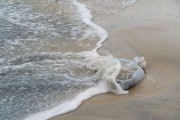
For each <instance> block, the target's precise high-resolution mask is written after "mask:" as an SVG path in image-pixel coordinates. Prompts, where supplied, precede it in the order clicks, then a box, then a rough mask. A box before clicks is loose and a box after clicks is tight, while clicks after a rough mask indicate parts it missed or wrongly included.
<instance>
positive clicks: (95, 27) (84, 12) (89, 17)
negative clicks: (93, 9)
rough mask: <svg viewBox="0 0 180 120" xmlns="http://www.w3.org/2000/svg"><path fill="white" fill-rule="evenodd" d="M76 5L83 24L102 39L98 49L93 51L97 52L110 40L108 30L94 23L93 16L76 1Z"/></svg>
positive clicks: (97, 45) (97, 46)
mask: <svg viewBox="0 0 180 120" xmlns="http://www.w3.org/2000/svg"><path fill="white" fill-rule="evenodd" d="M74 4H75V5H76V6H77V9H78V12H79V13H80V15H81V18H82V22H84V23H85V24H87V25H88V26H89V27H91V29H92V30H93V31H94V33H96V34H97V36H98V37H99V39H100V40H99V42H98V43H97V44H96V47H95V48H94V49H93V51H97V50H98V49H99V48H101V47H102V43H103V42H104V41H106V40H107V39H108V34H107V32H106V30H104V29H103V28H101V27H100V26H98V25H96V24H95V23H93V22H92V18H93V16H92V15H91V13H90V11H89V10H88V9H87V8H86V6H85V5H83V4H81V3H78V2H77V1H76V0H75V1H74Z"/></svg>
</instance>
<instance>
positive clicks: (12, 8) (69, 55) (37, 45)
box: [0, 0, 136, 120]
mask: <svg viewBox="0 0 180 120" xmlns="http://www.w3.org/2000/svg"><path fill="white" fill-rule="evenodd" d="M135 2H136V0H96V1H95V0H78V1H75V0H40V1H36V0H31V1H30V0H0V120H23V119H26V120H46V119H49V118H51V117H53V116H55V115H61V114H64V113H66V112H69V111H72V110H75V109H76V108H77V107H78V106H79V105H80V104H81V103H82V102H83V101H84V100H86V99H88V98H90V97H92V96H94V95H98V94H102V93H107V92H110V91H112V92H115V93H117V94H126V93H127V91H124V90H122V89H121V87H120V86H117V83H115V82H114V81H115V80H116V77H117V76H118V74H119V71H120V70H121V67H122V66H121V63H120V62H119V60H118V59H116V58H114V57H113V56H111V55H110V53H108V54H105V55H103V56H102V55H100V54H99V53H98V49H99V48H101V47H103V42H105V41H106V40H107V39H108V33H107V32H106V30H104V29H103V28H101V27H100V26H98V25H96V24H95V23H93V20H99V19H104V18H105V17H106V16H109V15H111V14H114V13H117V12H119V11H121V10H122V9H123V8H125V7H128V6H130V5H132V4H134V3H135ZM92 19H93V20H92ZM110 82H111V84H113V87H112V86H110V85H109V83H110Z"/></svg>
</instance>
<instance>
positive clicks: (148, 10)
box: [51, 0, 180, 120]
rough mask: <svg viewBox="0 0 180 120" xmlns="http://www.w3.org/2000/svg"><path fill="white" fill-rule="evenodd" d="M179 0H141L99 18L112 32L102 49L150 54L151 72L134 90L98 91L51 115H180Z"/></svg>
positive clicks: (106, 118)
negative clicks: (123, 92) (70, 109)
mask: <svg viewBox="0 0 180 120" xmlns="http://www.w3.org/2000/svg"><path fill="white" fill-rule="evenodd" d="M176 2H178V1H175V0H173V1H172V0H162V1H156V0H151V1H149V0H140V1H138V2H137V3H136V4H135V5H132V6H130V7H128V8H126V9H124V10H122V11H121V12H120V13H118V14H116V15H114V16H113V17H111V18H107V19H106V20H102V21H95V22H96V23H97V24H98V25H100V26H101V27H103V28H105V29H106V30H107V31H108V34H109V39H108V40H107V41H106V42H105V43H104V45H103V48H102V49H101V50H108V51H110V53H111V54H112V55H113V56H115V57H121V58H125V59H126V58H128V59H132V58H133V57H134V56H144V57H145V58H146V61H147V64H148V68H147V70H146V78H145V79H144V80H143V81H142V82H141V83H140V84H138V85H136V86H135V87H133V88H132V89H130V90H129V94H128V95H116V94H114V93H107V94H103V95H98V96H96V97H93V98H91V99H90V100H87V101H86V102H84V103H82V105H81V106H80V107H79V108H78V109H77V110H75V111H73V112H70V113H67V114H64V115H62V116H57V117H54V118H52V119H51V120H67V119H72V120H118V119H125V120H132V119H133V120H141V119H146V120H152V119H158V120H170V119H173V120H179V119H180V115H179V111H180V107H178V106H180V96H179V95H180V93H179V92H178V91H180V87H179V85H180V81H179V75H178V73H179V72H180V66H179V64H180V55H179V54H178V53H179V51H180V47H179V46H180V42H179V40H180V36H179V34H180V28H179V27H178V26H180V20H179V18H180V14H179V13H178V10H180V4H179V6H178V5H177V4H176ZM101 50H100V51H101Z"/></svg>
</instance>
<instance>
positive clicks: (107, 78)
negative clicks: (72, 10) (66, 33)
mask: <svg viewBox="0 0 180 120" xmlns="http://www.w3.org/2000/svg"><path fill="white" fill-rule="evenodd" d="M74 5H75V6H76V7H77V11H78V13H79V15H80V16H81V18H82V22H83V23H85V24H86V25H87V26H89V27H90V28H91V29H92V30H93V31H94V32H93V33H95V34H96V35H97V36H98V37H99V42H98V43H97V44H96V47H95V48H94V49H92V50H91V51H83V52H80V53H77V54H76V55H79V56H83V57H85V60H86V61H89V63H88V64H87V66H86V67H87V68H89V69H91V70H94V71H98V72H99V73H100V74H101V78H100V80H99V81H98V83H97V84H96V85H95V86H93V87H91V88H88V89H86V90H85V91H83V92H81V93H80V94H78V95H77V96H76V97H75V98H74V99H72V100H70V101H66V102H64V103H62V104H60V105H59V106H56V107H54V108H52V109H49V110H46V111H42V112H39V113H36V114H33V115H30V116H29V117H27V118H25V120H47V119H50V118H52V117H54V116H57V115H62V114H64V113H67V112H70V111H73V110H75V109H77V108H78V107H79V106H80V104H81V103H82V102H83V101H85V100H87V99H89V98H91V97H93V96H95V95H99V94H102V93H107V92H115V93H117V94H127V93H128V91H124V90H123V89H122V88H121V86H120V85H119V84H118V83H117V82H116V78H117V76H118V74H119V72H120V70H121V67H122V66H121V63H120V61H119V60H118V59H115V58H113V57H106V56H100V55H99V54H98V53H97V50H98V49H99V48H101V47H102V43H103V42H105V41H106V40H107V39H108V34H107V32H106V30H104V29H103V28H101V27H100V26H98V25H96V24H95V23H93V22H92V19H93V16H92V15H91V13H90V11H89V10H88V9H87V8H86V6H85V5H83V4H81V3H79V2H77V1H76V0H74Z"/></svg>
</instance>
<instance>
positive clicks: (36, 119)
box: [25, 83, 108, 120]
mask: <svg viewBox="0 0 180 120" xmlns="http://www.w3.org/2000/svg"><path fill="white" fill-rule="evenodd" d="M107 92H108V89H107V87H106V85H105V84H104V83H99V84H97V86H95V87H92V88H89V89H87V90H85V91H84V92H82V93H80V94H79V95H78V96H76V98H74V99H72V100H71V101H66V102H64V103H63V104H61V105H59V106H56V107H54V108H52V109H50V110H47V111H43V112H39V113H37V114H33V115H31V116H30V117H28V118H26V119H25V120H47V119H50V118H52V117H54V116H57V115H62V114H64V113H67V112H70V111H73V110H75V109H76V108H78V107H79V106H80V104H81V103H82V102H83V101H85V100H87V99H89V98H91V97H92V96H95V95H98V94H102V93H107Z"/></svg>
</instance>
